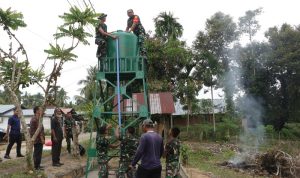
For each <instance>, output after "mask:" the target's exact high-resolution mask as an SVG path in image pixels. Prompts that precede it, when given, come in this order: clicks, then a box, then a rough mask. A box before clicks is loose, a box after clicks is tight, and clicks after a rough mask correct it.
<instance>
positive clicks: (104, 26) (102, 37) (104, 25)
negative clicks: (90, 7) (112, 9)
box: [95, 23, 107, 39]
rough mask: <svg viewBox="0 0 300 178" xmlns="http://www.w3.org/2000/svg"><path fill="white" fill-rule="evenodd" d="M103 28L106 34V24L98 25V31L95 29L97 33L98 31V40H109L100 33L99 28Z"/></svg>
mask: <svg viewBox="0 0 300 178" xmlns="http://www.w3.org/2000/svg"><path fill="white" fill-rule="evenodd" d="M100 27H101V28H102V30H103V31H104V32H107V25H106V24H105V23H103V24H101V23H99V24H98V26H97V27H96V29H95V31H96V36H95V37H96V38H101V39H106V38H107V36H105V35H102V34H101V33H100V31H99V28H100Z"/></svg>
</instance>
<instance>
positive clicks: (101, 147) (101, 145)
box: [96, 135, 109, 155]
mask: <svg viewBox="0 0 300 178" xmlns="http://www.w3.org/2000/svg"><path fill="white" fill-rule="evenodd" d="M108 146H109V140H108V139H107V138H106V137H105V136H103V135H97V137H96V149H97V154H98V155H107V150H108Z"/></svg>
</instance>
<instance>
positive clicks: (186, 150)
mask: <svg viewBox="0 0 300 178" xmlns="http://www.w3.org/2000/svg"><path fill="white" fill-rule="evenodd" d="M190 152H191V149H190V147H189V146H188V145H186V144H182V145H181V146H180V154H181V160H182V163H183V165H187V163H188V161H189V155H190Z"/></svg>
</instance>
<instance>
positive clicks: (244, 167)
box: [221, 150, 300, 178]
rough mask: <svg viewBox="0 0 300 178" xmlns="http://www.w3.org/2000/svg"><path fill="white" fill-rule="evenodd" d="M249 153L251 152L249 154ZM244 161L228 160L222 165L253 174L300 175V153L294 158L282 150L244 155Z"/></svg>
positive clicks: (289, 177)
mask: <svg viewBox="0 0 300 178" xmlns="http://www.w3.org/2000/svg"><path fill="white" fill-rule="evenodd" d="M248 155H249V154H248ZM242 160H244V161H226V162H224V163H222V164H221V166H226V167H229V168H232V169H235V170H236V171H239V172H247V173H250V174H252V175H260V176H267V175H276V176H278V177H287V178H295V177H300V155H299V156H298V157H295V158H293V157H292V156H290V155H289V154H287V153H285V152H283V151H281V150H273V151H269V152H267V153H264V154H256V155H255V156H248V157H245V155H244V157H243V159H242Z"/></svg>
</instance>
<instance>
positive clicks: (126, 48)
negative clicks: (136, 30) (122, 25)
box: [107, 30, 137, 58]
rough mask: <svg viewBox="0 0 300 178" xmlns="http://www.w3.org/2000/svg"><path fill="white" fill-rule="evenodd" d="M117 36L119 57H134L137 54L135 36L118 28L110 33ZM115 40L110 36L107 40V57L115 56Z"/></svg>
mask: <svg viewBox="0 0 300 178" xmlns="http://www.w3.org/2000/svg"><path fill="white" fill-rule="evenodd" d="M112 34H113V35H116V36H118V40H119V58H126V57H134V56H136V55H137V36H136V35H134V34H133V33H128V32H124V31H121V30H118V31H116V32H113V33H112ZM116 46H117V44H116V40H113V39H112V38H109V39H108V42H107V52H108V53H107V57H116V53H117V48H116Z"/></svg>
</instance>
